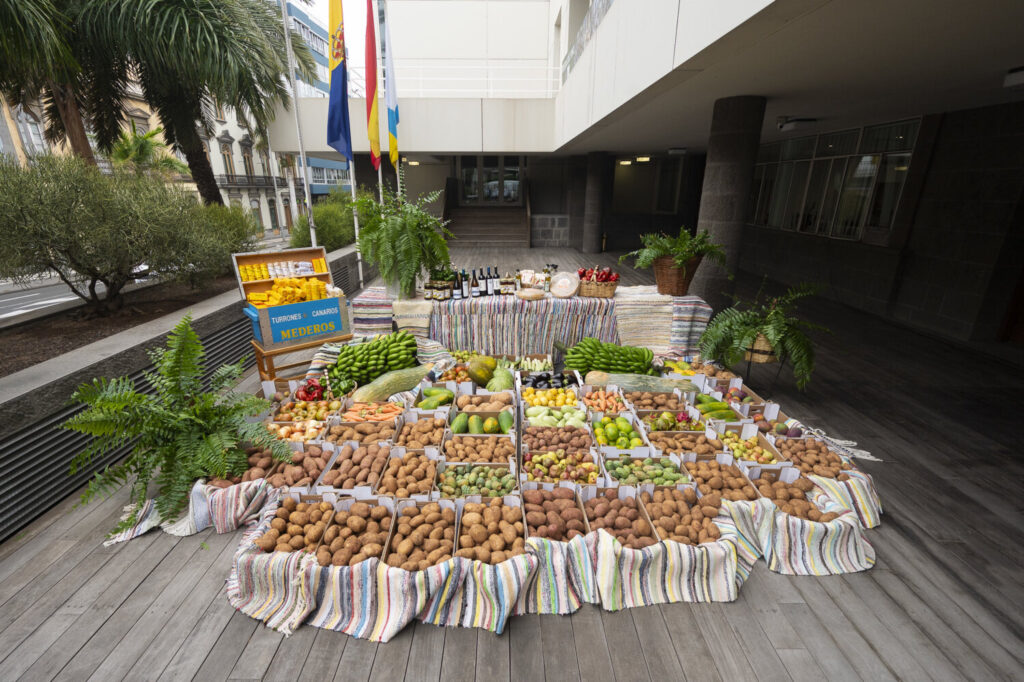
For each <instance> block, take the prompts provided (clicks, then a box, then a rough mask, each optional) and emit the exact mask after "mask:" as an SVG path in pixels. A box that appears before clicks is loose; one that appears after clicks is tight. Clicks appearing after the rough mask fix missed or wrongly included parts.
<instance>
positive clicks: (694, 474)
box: [684, 461, 757, 502]
mask: <svg viewBox="0 0 1024 682" xmlns="http://www.w3.org/2000/svg"><path fill="white" fill-rule="evenodd" d="M684 466H685V467H686V472H687V473H688V474H690V479H691V480H692V481H693V482H694V483H696V484H697V490H699V491H700V493H701V494H702V495H710V494H711V493H719V494H721V496H722V497H724V498H725V499H727V500H730V501H732V502H745V501H753V500H756V499H757V491H756V490H754V486H752V485H750V481H748V480H747V477H746V476H744V475H743V472H742V471H740V469H739V467H737V466H736V465H734V464H729V465H727V466H722V465H721V464H719V463H718V462H715V461H711V462H687V463H686V464H685V465H684Z"/></svg>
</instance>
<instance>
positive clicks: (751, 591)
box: [738, 565, 804, 649]
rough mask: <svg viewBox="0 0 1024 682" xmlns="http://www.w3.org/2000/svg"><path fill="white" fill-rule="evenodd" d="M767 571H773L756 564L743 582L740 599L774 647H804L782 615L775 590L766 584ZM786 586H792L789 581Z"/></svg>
mask: <svg viewBox="0 0 1024 682" xmlns="http://www.w3.org/2000/svg"><path fill="white" fill-rule="evenodd" d="M766 573H771V571H769V570H768V569H767V568H765V567H764V566H762V565H758V566H755V568H754V570H753V571H752V572H751V574H750V576H749V577H748V578H747V580H746V582H744V583H743V589H741V590H740V597H739V600H738V601H739V602H741V603H743V604H745V605H746V606H747V607H748V608H749V609H750V612H751V613H752V614H753V616H754V618H755V619H756V620H757V622H758V624H760V626H761V630H762V631H763V632H764V634H765V635H766V636H767V637H768V641H769V642H770V643H771V645H772V646H773V647H775V648H776V649H803V648H804V645H803V642H802V641H801V640H800V638H799V637H798V636H797V634H796V631H795V630H793V626H792V625H790V624H789V621H788V620H786V617H785V616H783V615H782V611H780V610H779V606H778V601H777V599H776V595H775V593H774V591H772V590H771V589H769V588H768V587H767V586H766V585H765V582H764V575H765V574H766ZM775 575H778V574H775ZM780 577H781V576H780ZM786 587H791V586H790V585H789V584H788V582H787V583H786ZM793 591H794V592H795V591H796V590H795V589H794V590H793Z"/></svg>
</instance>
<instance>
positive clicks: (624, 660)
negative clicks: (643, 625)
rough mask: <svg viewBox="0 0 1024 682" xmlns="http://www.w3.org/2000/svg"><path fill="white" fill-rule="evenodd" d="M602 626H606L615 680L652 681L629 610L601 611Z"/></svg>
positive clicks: (605, 633) (606, 637)
mask: <svg viewBox="0 0 1024 682" xmlns="http://www.w3.org/2000/svg"><path fill="white" fill-rule="evenodd" d="M601 624H602V625H603V626H604V636H605V640H606V641H607V642H608V654H609V656H611V659H612V671H613V672H614V673H615V679H617V680H623V679H630V680H646V679H650V673H649V672H648V670H647V664H646V663H645V662H643V661H644V652H643V649H641V648H640V637H639V635H637V632H636V624H635V623H633V616H632V614H631V613H630V612H629V610H624V611H605V610H603V609H602V611H601Z"/></svg>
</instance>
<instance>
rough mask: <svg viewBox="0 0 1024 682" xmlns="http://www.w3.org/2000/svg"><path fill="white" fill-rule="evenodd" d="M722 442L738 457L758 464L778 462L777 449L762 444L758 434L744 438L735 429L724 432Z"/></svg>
mask: <svg viewBox="0 0 1024 682" xmlns="http://www.w3.org/2000/svg"><path fill="white" fill-rule="evenodd" d="M722 442H723V443H724V444H725V446H726V447H727V448H729V451H730V452H732V456H733V457H735V458H736V459H743V460H746V461H748V462H757V463H758V464H778V461H779V458H778V456H777V455H776V453H775V451H774V450H772V448H771V446H770V445H767V444H766V445H761V443H760V442H758V440H757V436H756V435H755V436H754V437H753V438H747V439H746V440H744V439H742V438H740V435H739V434H738V433H736V432H735V431H726V432H725V433H723V434H722Z"/></svg>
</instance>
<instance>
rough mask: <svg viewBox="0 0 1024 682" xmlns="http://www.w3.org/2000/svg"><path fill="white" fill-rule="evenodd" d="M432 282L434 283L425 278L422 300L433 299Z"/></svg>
mask: <svg viewBox="0 0 1024 682" xmlns="http://www.w3.org/2000/svg"><path fill="white" fill-rule="evenodd" d="M433 284H434V283H433V282H432V281H430V280H427V281H426V282H424V283H423V300H424V301H430V300H433V298H434V287H433Z"/></svg>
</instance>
